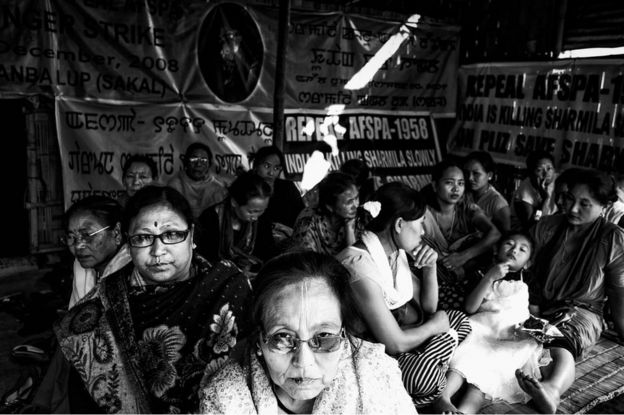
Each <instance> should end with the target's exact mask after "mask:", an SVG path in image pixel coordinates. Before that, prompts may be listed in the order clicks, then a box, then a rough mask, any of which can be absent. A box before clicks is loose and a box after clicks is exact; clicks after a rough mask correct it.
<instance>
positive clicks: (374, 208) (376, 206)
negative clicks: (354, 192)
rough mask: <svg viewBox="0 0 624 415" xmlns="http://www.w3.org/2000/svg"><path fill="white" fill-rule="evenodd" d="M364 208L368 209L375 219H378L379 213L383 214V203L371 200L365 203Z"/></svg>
mask: <svg viewBox="0 0 624 415" xmlns="http://www.w3.org/2000/svg"><path fill="white" fill-rule="evenodd" d="M362 208H364V209H366V210H367V211H368V213H370V214H371V216H372V217H373V218H376V217H377V215H379V212H381V203H379V202H377V201H376V200H371V201H368V202H366V203H364V204H363V205H362Z"/></svg>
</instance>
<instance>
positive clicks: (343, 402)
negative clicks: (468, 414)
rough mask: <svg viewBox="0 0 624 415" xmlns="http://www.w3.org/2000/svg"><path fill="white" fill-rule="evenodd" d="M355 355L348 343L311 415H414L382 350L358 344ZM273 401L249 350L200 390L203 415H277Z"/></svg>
mask: <svg viewBox="0 0 624 415" xmlns="http://www.w3.org/2000/svg"><path fill="white" fill-rule="evenodd" d="M361 342H362V343H361V345H360V347H359V350H357V352H356V353H354V350H353V347H352V345H351V344H350V343H349V342H346V343H345V344H346V345H347V346H346V347H343V348H342V352H341V353H342V358H341V360H340V363H339V365H340V367H339V368H338V372H337V375H336V378H334V380H333V381H332V382H331V383H330V384H329V385H328V386H327V387H325V388H324V390H323V391H322V392H321V393H320V394H319V396H317V398H316V401H315V403H314V408H313V409H312V413H315V414H316V413H326V414H345V415H346V414H397V415H398V414H405V415H408V414H415V413H416V409H415V407H414V404H413V403H412V400H411V398H410V396H409V395H408V394H407V392H406V391H405V388H404V387H403V384H402V382H401V371H400V370H399V367H398V364H397V362H396V360H394V359H392V358H391V357H389V356H388V355H386V354H385V353H384V346H383V345H381V344H374V343H369V342H366V341H361ZM277 408H278V407H277V399H276V397H275V394H274V393H273V387H272V383H271V380H270V378H269V377H268V376H267V373H266V371H265V369H264V366H263V363H262V362H261V361H260V360H258V357H257V356H256V354H255V353H254V351H253V348H252V347H248V348H247V350H245V352H244V357H243V358H242V359H240V361H239V360H235V359H231V360H230V361H228V363H226V365H225V366H224V367H223V368H221V370H219V372H217V373H216V374H214V375H213V376H210V375H207V376H205V377H204V380H203V381H202V386H201V389H200V411H201V412H202V413H204V414H241V415H242V414H267V415H268V414H271V415H273V414H276V413H277Z"/></svg>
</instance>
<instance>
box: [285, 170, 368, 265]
mask: <svg viewBox="0 0 624 415" xmlns="http://www.w3.org/2000/svg"><path fill="white" fill-rule="evenodd" d="M318 188H319V203H318V207H317V208H316V209H314V211H313V212H314V213H313V214H311V215H309V216H301V217H300V218H299V219H298V220H297V222H296V223H295V229H294V231H293V236H292V239H291V249H293V250H295V249H309V250H312V251H315V252H322V253H325V254H329V255H336V254H337V253H338V252H340V251H342V250H343V249H344V248H346V247H347V246H349V245H351V244H353V243H354V242H355V241H356V240H357V238H358V237H359V235H360V233H361V232H362V230H363V221H364V220H365V219H364V218H365V216H362V214H361V212H358V206H359V204H360V203H359V196H358V190H357V187H356V185H355V181H354V180H353V178H352V177H351V176H349V175H348V174H345V173H340V172H334V173H330V174H328V175H327V176H326V177H325V178H324V179H323V180H322V181H321V182H320V183H319V185H318Z"/></svg>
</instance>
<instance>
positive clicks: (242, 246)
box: [197, 172, 275, 274]
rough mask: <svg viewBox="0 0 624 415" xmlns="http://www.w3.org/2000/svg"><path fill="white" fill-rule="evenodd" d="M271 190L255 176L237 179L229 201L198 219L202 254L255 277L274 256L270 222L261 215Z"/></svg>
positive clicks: (246, 173)
mask: <svg viewBox="0 0 624 415" xmlns="http://www.w3.org/2000/svg"><path fill="white" fill-rule="evenodd" d="M270 197H271V187H270V186H269V184H268V183H267V182H266V181H264V180H263V179H262V178H261V177H260V176H258V175H257V174H256V173H254V172H245V173H243V174H241V175H240V176H238V177H237V178H236V180H234V182H233V183H232V184H231V185H230V187H228V197H227V198H226V199H225V200H224V201H223V202H221V203H217V204H216V205H214V206H211V207H209V208H208V209H206V210H204V212H203V213H202V214H201V215H200V217H199V226H200V230H201V232H200V234H199V238H198V240H197V248H198V250H199V253H200V254H202V255H204V256H205V257H206V258H208V259H209V260H211V261H218V260H220V259H227V260H230V261H232V262H234V263H235V264H236V265H237V266H238V267H239V268H240V269H241V270H243V271H244V272H246V273H250V274H255V273H256V272H258V270H259V269H260V266H261V265H262V262H263V261H265V260H267V259H269V258H271V257H272V256H274V254H275V249H274V244H273V237H272V235H271V222H270V221H269V220H265V219H266V218H264V217H263V216H262V215H263V213H264V211H265V210H266V208H267V206H268V204H269V198H270Z"/></svg>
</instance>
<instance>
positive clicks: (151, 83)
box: [96, 73, 166, 96]
mask: <svg viewBox="0 0 624 415" xmlns="http://www.w3.org/2000/svg"><path fill="white" fill-rule="evenodd" d="M96 83H97V90H98V92H100V93H101V92H103V91H118V92H122V93H128V94H153V95H158V96H164V95H165V90H166V85H165V84H164V83H163V82H162V81H161V80H160V79H157V78H155V77H149V78H147V77H141V76H123V75H113V74H109V73H101V74H98V76H97V80H96Z"/></svg>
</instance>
